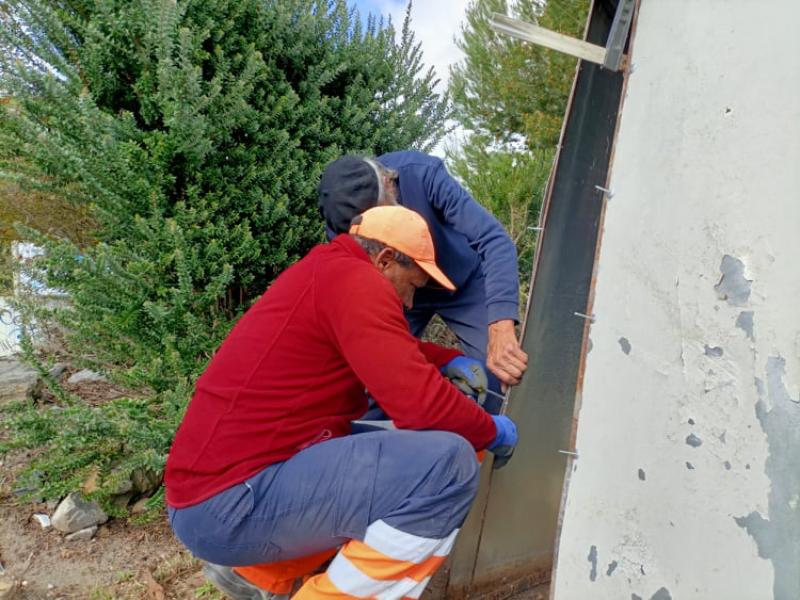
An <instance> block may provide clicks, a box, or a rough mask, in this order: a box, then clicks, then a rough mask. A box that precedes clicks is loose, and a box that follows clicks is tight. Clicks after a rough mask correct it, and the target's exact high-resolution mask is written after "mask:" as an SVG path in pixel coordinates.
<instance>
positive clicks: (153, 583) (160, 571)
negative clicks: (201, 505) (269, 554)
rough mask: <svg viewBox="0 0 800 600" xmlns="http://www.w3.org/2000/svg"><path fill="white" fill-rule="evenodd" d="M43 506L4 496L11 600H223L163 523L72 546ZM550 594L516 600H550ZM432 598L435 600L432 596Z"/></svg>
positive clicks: (2, 557) (117, 528) (0, 557)
mask: <svg viewBox="0 0 800 600" xmlns="http://www.w3.org/2000/svg"><path fill="white" fill-rule="evenodd" d="M35 512H46V507H45V505H36V504H30V503H18V502H17V499H16V498H15V497H13V496H12V495H9V494H8V493H3V495H2V496H0V564H2V566H3V569H4V570H5V575H4V576H2V577H0V580H2V579H6V580H13V581H15V582H16V586H17V587H16V589H15V592H14V593H13V594H12V595H10V596H7V597H5V596H3V595H2V593H1V592H0V598H2V600H6V599H7V598H8V599H9V600H10V599H13V600H56V599H61V600H78V599H81V600H84V599H86V600H117V599H120V600H134V599H135V600H189V599H198V598H202V599H206V600H222V599H223V598H225V596H223V595H222V594H220V593H219V592H217V591H216V590H215V589H214V588H213V587H212V586H211V585H209V584H208V583H206V582H205V580H204V578H203V575H202V573H201V572H200V569H201V563H200V562H199V561H197V560H195V559H194V558H192V557H191V556H190V555H189V554H188V552H186V551H185V550H183V549H182V548H181V546H180V545H179V543H178V542H177V541H176V540H175V538H174V536H173V535H172V532H171V531H170V529H169V527H168V525H167V523H166V519H163V520H159V521H158V522H155V523H149V524H146V525H133V524H130V523H126V522H124V521H122V520H112V521H110V522H109V523H107V524H105V525H103V526H101V527H100V529H99V531H98V532H97V535H96V536H95V538H94V539H93V540H91V541H89V542H67V541H65V540H64V539H63V537H62V536H61V534H59V533H58V532H57V531H54V530H53V529H52V528H51V529H49V530H43V529H42V528H41V527H40V526H39V525H38V524H37V523H36V522H35V521H32V520H31V515H32V514H33V513H35ZM547 591H548V590H547V588H546V587H540V588H536V589H535V590H529V591H527V592H524V593H522V594H519V595H516V596H514V597H513V599H512V600H546V599H547V597H548V595H547ZM425 596H426V597H427V599H428V600H433V599H432V597H431V596H430V595H428V594H426V595H425Z"/></svg>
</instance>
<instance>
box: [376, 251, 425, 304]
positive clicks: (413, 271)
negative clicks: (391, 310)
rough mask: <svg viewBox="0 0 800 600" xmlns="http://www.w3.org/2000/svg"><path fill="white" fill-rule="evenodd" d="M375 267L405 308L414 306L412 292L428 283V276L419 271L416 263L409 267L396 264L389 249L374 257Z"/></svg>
mask: <svg viewBox="0 0 800 600" xmlns="http://www.w3.org/2000/svg"><path fill="white" fill-rule="evenodd" d="M375 266H376V267H378V269H379V270H380V271H381V273H383V276H384V277H386V279H388V280H389V282H390V283H391V284H392V285H393V286H394V289H395V291H397V295H398V296H400V300H401V301H402V302H403V306H405V307H406V308H411V307H412V306H413V305H414V292H416V291H417V288H421V287H423V286H424V285H425V284H426V283H428V274H427V273H426V272H425V271H423V270H422V269H420V268H419V267H418V266H417V264H416V263H411V266H408V267H406V266H403V265H401V264H400V263H398V262H397V261H396V260H395V259H394V251H393V250H392V249H391V248H385V249H383V250H381V252H380V253H379V254H378V256H377V257H376V260H375Z"/></svg>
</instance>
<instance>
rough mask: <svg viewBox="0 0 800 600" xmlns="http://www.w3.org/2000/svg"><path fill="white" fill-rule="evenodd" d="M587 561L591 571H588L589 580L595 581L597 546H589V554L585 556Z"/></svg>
mask: <svg viewBox="0 0 800 600" xmlns="http://www.w3.org/2000/svg"><path fill="white" fill-rule="evenodd" d="M587 559H588V561H589V562H590V563H591V565H592V569H591V571H589V580H590V581H596V580H597V546H592V547H591V548H589V556H588V557H587Z"/></svg>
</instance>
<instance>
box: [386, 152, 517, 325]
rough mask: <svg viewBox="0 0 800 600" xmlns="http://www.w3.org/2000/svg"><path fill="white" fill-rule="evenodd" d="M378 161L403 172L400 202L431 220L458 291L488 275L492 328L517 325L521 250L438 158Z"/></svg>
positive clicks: (439, 255)
mask: <svg viewBox="0 0 800 600" xmlns="http://www.w3.org/2000/svg"><path fill="white" fill-rule="evenodd" d="M378 161H379V162H380V163H381V164H383V165H385V166H387V167H389V168H390V169H394V170H395V171H397V172H398V174H399V181H398V185H399V189H400V197H399V198H398V201H399V203H400V204H402V205H403V206H405V207H407V208H410V209H412V210H415V211H416V212H418V213H419V214H421V215H422V216H423V217H424V219H425V221H427V223H428V226H429V228H430V230H431V235H432V237H433V243H434V246H435V249H436V262H437V263H438V264H439V266H440V267H441V268H442V270H443V271H444V272H445V274H446V275H447V276H448V277H449V278H450V280H451V281H452V282H453V283H454V284H455V285H456V288H461V287H463V286H465V284H466V283H467V282H468V281H469V280H470V279H471V278H473V277H476V276H480V275H483V277H484V280H485V288H486V307H487V311H488V317H489V319H488V320H489V323H493V322H495V321H500V320H504V319H513V320H514V321H517V320H518V319H519V274H518V272H517V251H516V248H515V247H514V243H513V242H512V241H511V238H509V237H508V234H507V233H506V231H505V229H503V226H502V225H501V224H500V223H499V222H498V221H497V219H495V218H494V217H493V216H492V215H491V214H490V213H489V212H488V211H487V210H486V209H485V208H483V207H482V206H481V205H480V204H478V203H477V202H476V201H475V199H474V198H473V197H472V196H470V195H469V193H468V192H467V191H466V190H465V189H464V188H463V187H461V185H459V184H458V182H457V181H456V180H455V179H453V177H452V176H451V175H450V174H449V173H448V172H447V169H446V168H445V166H444V163H443V162H442V160H441V159H439V158H436V157H434V156H429V155H427V154H423V153H421V152H416V151H412V150H403V151H400V152H390V153H388V154H384V155H382V156H379V157H378ZM454 293H456V294H457V293H458V292H457V291H456V292H454Z"/></svg>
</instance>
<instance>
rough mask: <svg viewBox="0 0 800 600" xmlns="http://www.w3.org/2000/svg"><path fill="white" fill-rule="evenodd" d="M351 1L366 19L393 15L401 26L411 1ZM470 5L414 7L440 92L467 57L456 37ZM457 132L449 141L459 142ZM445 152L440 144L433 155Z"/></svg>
mask: <svg viewBox="0 0 800 600" xmlns="http://www.w3.org/2000/svg"><path fill="white" fill-rule="evenodd" d="M348 1H349V3H350V4H351V5H354V6H356V7H357V8H358V11H359V13H361V17H362V18H364V19H365V18H366V15H367V13H372V14H374V15H378V14H382V15H384V16H387V17H388V16H391V18H392V22H393V23H394V24H395V27H397V28H398V29H399V28H400V27H401V26H402V24H403V19H404V18H405V12H406V6H407V4H408V3H407V1H406V0H348ZM468 4H469V0H414V3H413V5H412V8H411V28H412V30H413V31H414V37H415V38H416V40H417V42H420V43H421V44H422V53H423V61H424V63H425V65H426V66H432V67H433V68H434V69H435V70H436V76H437V77H438V78H439V79H440V80H441V83H440V88H439V89H438V90H437V91H439V92H444V90H445V89H446V87H447V80H448V77H449V67H450V65H452V64H454V63H456V62H458V61H459V60H460V59H461V57H462V56H463V55H462V52H461V50H459V49H458V48H457V47H456V43H455V38H456V36H458V35H459V34H460V28H461V24H462V22H463V21H464V16H465V13H466V9H467V5H468ZM453 135H454V138H453V139H451V140H448V143H453V142H455V137H457V136H458V135H460V132H459V131H456V132H454V134H453ZM443 152H444V146H443V144H441V143H440V144H439V146H437V148H436V149H435V150H434V151H433V154H436V155H439V156H442V154H443Z"/></svg>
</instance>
